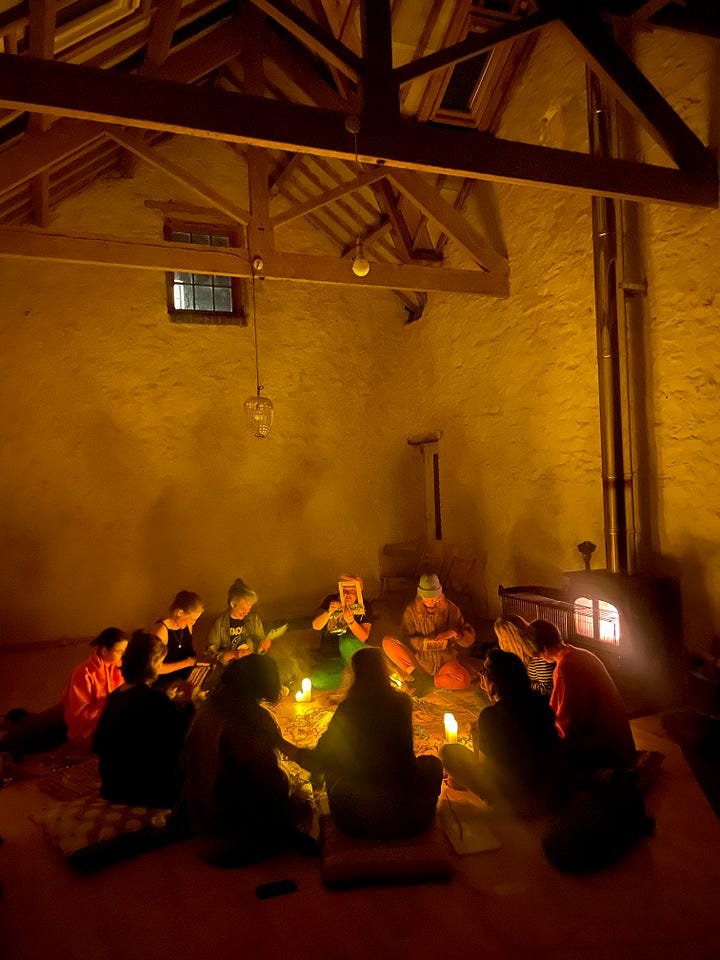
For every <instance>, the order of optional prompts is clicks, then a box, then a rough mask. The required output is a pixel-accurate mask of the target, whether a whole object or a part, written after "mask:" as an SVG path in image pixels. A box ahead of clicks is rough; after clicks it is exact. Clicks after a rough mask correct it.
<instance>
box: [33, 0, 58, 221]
mask: <svg viewBox="0 0 720 960" xmlns="http://www.w3.org/2000/svg"><path fill="white" fill-rule="evenodd" d="M56 15H57V3H56V0H31V2H30V18H29V22H28V38H29V44H28V46H29V50H30V56H32V57H42V58H44V59H47V60H52V58H53V56H54V54H55V19H56ZM50 124H51V118H50V117H46V116H45V114H42V113H34V114H31V116H30V120H29V122H28V127H27V129H28V132H30V133H44V132H45V131H46V130H49V128H50ZM49 191H50V175H49V173H48V171H47V170H43V171H42V172H41V173H38V174H36V175H35V176H34V177H33V179H32V182H31V184H30V196H31V198H32V210H33V212H32V222H33V223H34V224H35V226H38V227H47V225H48V223H49V222H50V195H49Z"/></svg>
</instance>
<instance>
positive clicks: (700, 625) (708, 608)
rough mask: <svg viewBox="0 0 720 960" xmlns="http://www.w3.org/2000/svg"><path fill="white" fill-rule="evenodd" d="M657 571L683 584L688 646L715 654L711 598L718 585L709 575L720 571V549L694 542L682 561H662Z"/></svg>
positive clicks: (685, 634)
mask: <svg viewBox="0 0 720 960" xmlns="http://www.w3.org/2000/svg"><path fill="white" fill-rule="evenodd" d="M658 570H659V572H661V573H662V574H664V575H667V576H671V577H675V578H676V579H677V580H678V581H679V582H680V585H681V591H682V612H683V633H684V636H685V646H686V647H687V648H692V649H694V650H698V651H702V652H703V653H706V654H710V653H712V647H713V643H714V638H715V635H716V631H717V625H716V624H714V623H713V615H712V611H713V602H712V599H711V598H713V597H717V595H718V585H717V584H712V583H710V582H709V571H711V570H716V571H717V570H720V546H719V545H718V543H717V542H714V541H699V540H695V541H692V542H691V543H689V544H688V545H687V546H686V547H685V550H684V552H683V554H682V557H681V558H676V557H662V558H661V559H660V561H659V563H658Z"/></svg>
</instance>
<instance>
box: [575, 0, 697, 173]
mask: <svg viewBox="0 0 720 960" xmlns="http://www.w3.org/2000/svg"><path fill="white" fill-rule="evenodd" d="M562 23H563V26H564V27H565V28H566V30H567V32H568V33H569V35H570V37H571V38H572V39H573V41H574V43H575V46H576V48H577V49H578V50H579V52H580V53H581V54H582V56H583V58H584V59H585V61H586V62H587V64H588V66H589V67H590V68H591V70H592V71H593V72H594V73H596V74H597V75H598V76H599V77H600V78H601V80H602V81H603V83H604V84H605V86H606V87H607V89H608V90H609V91H610V92H611V93H612V95H613V96H614V97H615V98H616V99H617V100H618V101H619V102H620V103H621V104H622V105H623V106H624V107H625V109H626V110H628V112H629V113H630V114H631V115H632V116H633V117H634V118H635V120H637V122H638V123H640V124H642V126H644V127H645V128H646V129H647V130H648V132H649V133H650V135H651V136H652V137H653V138H654V139H655V140H656V141H657V143H659V144H660V145H661V146H662V147H663V148H664V149H665V150H666V151H667V153H668V155H669V156H670V157H672V159H673V160H674V161H675V162H676V163H677V165H678V166H679V167H680V168H681V169H682V170H687V171H697V172H698V173H703V174H710V175H712V173H713V172H714V171H716V162H715V160H714V158H713V157H712V156H711V154H710V153H709V151H708V150H706V148H705V146H704V145H703V144H702V142H701V141H700V140H699V138H698V137H697V136H696V135H695V134H694V133H693V131H692V130H691V129H690V128H689V127H688V126H687V124H686V123H685V122H684V121H683V120H681V118H680V117H679V116H678V115H677V113H675V111H674V110H673V109H672V107H671V106H670V104H669V103H668V102H667V100H665V98H664V97H662V96H661V95H660V94H659V93H658V91H657V90H656V89H655V87H654V86H653V85H652V84H651V83H650V81H649V80H648V79H647V78H646V77H645V76H644V74H643V73H642V72H641V71H640V70H639V69H638V68H637V67H636V66H635V64H634V63H633V62H632V60H631V59H630V57H628V55H627V54H626V53H625V52H624V51H623V50H622V49H621V48H620V47H618V46H617V44H615V43H614V42H613V41H612V37H611V35H610V33H609V31H608V30H607V28H605V27H604V25H603V24H602V22H601V21H600V20H599V19H597V18H593V17H592V16H591V15H586V14H581V15H578V14H577V13H575V12H572V13H571V12H567V13H564V14H563V17H562Z"/></svg>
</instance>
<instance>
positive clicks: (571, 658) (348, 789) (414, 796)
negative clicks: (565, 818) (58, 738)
mask: <svg viewBox="0 0 720 960" xmlns="http://www.w3.org/2000/svg"><path fill="white" fill-rule="evenodd" d="M257 599H258V598H257V595H256V594H255V592H254V591H252V590H251V589H250V588H249V587H248V586H247V585H246V584H245V583H244V582H243V581H242V580H236V581H235V582H234V583H233V584H232V585H231V587H230V590H229V593H228V607H227V609H226V611H225V612H224V613H223V614H222V615H221V616H220V617H219V618H218V619H217V620H216V621H215V623H214V624H213V625H212V627H211V628H210V630H209V633H208V637H207V645H206V651H205V652H206V656H208V655H209V656H212V657H213V659H214V660H215V662H216V664H217V665H218V668H216V673H215V674H214V678H213V681H212V683H211V685H210V689H209V692H207V694H206V696H205V698H204V699H202V700H196V699H195V698H193V697H190V696H184V697H183V696H180V697H178V696H174V694H175V693H176V689H177V685H175V687H173V686H172V685H171V686H168V682H169V681H174V680H176V679H177V678H182V677H183V676H186V675H187V672H188V671H189V670H190V669H192V667H193V666H194V664H195V662H196V655H195V651H194V648H193V644H192V630H193V626H194V625H195V623H196V621H197V620H198V618H199V617H200V616H201V614H202V613H203V610H204V607H203V603H202V601H201V599H200V597H199V596H198V595H197V594H196V593H192V592H190V591H181V592H180V593H179V594H178V595H177V596H176V598H175V600H174V601H173V603H172V604H171V605H170V609H169V612H168V614H167V616H165V617H164V618H162V619H160V620H158V621H157V622H156V623H155V624H154V625H153V627H152V628H151V629H149V630H138V631H136V632H135V633H133V635H132V636H131V637H130V638H129V639H128V638H127V637H126V636H125V635H124V634H123V632H122V631H121V630H120V629H118V628H115V627H109V628H107V629H105V630H103V631H102V633H101V634H100V635H99V636H98V637H97V638H96V639H95V640H93V641H92V646H93V647H94V652H93V654H92V656H91V657H90V658H89V659H88V660H86V661H85V662H84V663H82V664H80V665H79V666H78V667H77V668H76V669H75V670H74V671H73V673H72V675H71V677H70V681H69V683H68V686H67V690H66V693H65V698H64V711H65V722H66V724H67V733H68V737H69V739H70V740H71V741H72V742H73V743H75V744H80V743H85V744H88V745H91V747H92V750H93V751H94V752H95V753H96V754H97V755H98V757H99V772H100V778H101V783H102V788H101V793H102V795H103V796H104V797H105V799H107V800H108V801H111V802H116V803H123V804H130V805H142V806H153V807H163V808H171V809H172V810H173V811H174V818H175V822H176V823H177V824H179V825H180V826H181V827H182V829H185V830H187V831H188V832H189V833H190V834H193V835H196V836H201V837H203V838H205V839H204V844H205V846H204V851H203V857H204V859H206V860H207V861H208V862H210V863H213V864H216V865H219V866H238V865H242V864H246V863H252V862H256V861H258V860H260V859H263V858H264V857H266V856H268V855H270V854H272V853H274V852H276V851H277V850H279V849H287V848H292V849H295V850H297V851H298V852H300V853H304V854H313V853H315V852H316V843H315V841H314V840H313V838H312V837H311V836H310V835H309V833H308V828H309V825H310V822H311V813H312V810H311V805H310V803H309V802H308V798H307V796H306V794H304V793H303V792H302V790H299V789H298V786H299V782H300V781H299V780H298V778H296V777H294V776H292V774H291V773H290V774H289V772H288V769H289V768H288V767H287V765H286V763H285V761H292V763H294V764H297V765H299V766H300V767H301V768H303V769H305V770H307V771H309V772H310V774H311V778H312V782H313V783H314V784H318V783H322V782H323V781H324V783H325V786H326V789H327V796H328V804H329V809H330V813H331V815H332V817H333V818H334V820H335V823H336V825H337V826H338V828H339V829H340V830H342V831H343V832H345V833H346V834H348V835H350V836H353V837H367V838H373V839H391V838H402V837H411V836H414V835H417V834H419V833H421V832H423V831H424V830H426V829H427V828H428V827H429V826H430V825H431V824H432V822H433V819H434V815H435V809H436V804H437V800H438V797H439V794H440V790H441V786H442V782H443V778H444V777H447V778H448V780H449V782H450V784H451V785H452V786H454V787H457V788H459V789H467V790H470V791H472V792H473V793H475V794H477V795H478V796H479V797H481V798H483V799H484V800H486V801H487V802H488V803H490V804H492V805H504V806H505V807H508V808H510V809H511V810H513V811H515V812H516V813H517V814H518V815H521V816H537V815H541V814H545V813H548V812H552V811H555V810H558V809H560V808H561V807H562V805H563V804H564V803H566V801H567V799H568V797H569V795H570V793H571V791H572V790H573V789H574V788H575V787H576V786H577V784H578V783H582V782H584V781H587V779H588V778H589V777H592V775H593V773H594V772H595V771H597V770H598V769H599V768H628V767H630V766H631V765H632V763H633V761H634V758H635V745H634V742H633V737H632V733H631V730H630V726H629V724H628V720H627V715H626V710H625V707H624V704H623V702H622V699H621V697H620V695H619V693H618V691H617V689H616V687H615V685H614V683H613V681H612V679H611V678H610V676H609V674H608V673H607V671H606V669H605V667H604V666H603V664H602V663H601V661H600V660H599V659H598V658H597V657H596V656H595V655H594V654H592V653H591V652H589V651H587V650H584V649H581V648H579V647H575V646H571V645H569V644H567V643H565V642H564V641H563V640H562V639H561V637H560V635H559V633H558V631H557V629H556V627H555V626H554V625H553V624H552V623H550V622H548V621H545V620H536V621H534V622H533V623H530V624H528V623H527V622H525V621H524V620H523V619H522V618H520V617H516V616H509V617H507V618H500V619H499V620H497V621H496V622H495V625H494V629H495V634H496V638H497V644H495V645H492V646H490V647H489V649H487V650H486V652H485V656H484V659H483V660H482V661H480V662H479V663H478V662H477V661H476V662H475V664H471V663H470V662H469V660H467V659H466V654H467V652H468V649H469V647H470V646H471V645H472V644H473V641H474V639H475V632H474V629H473V627H472V626H471V625H470V624H468V623H467V622H466V621H465V620H464V618H463V616H462V614H461V612H460V611H459V609H458V608H457V606H456V605H455V604H453V603H452V602H451V601H450V600H449V599H448V598H447V597H445V595H444V593H443V590H442V586H441V584H440V581H439V580H438V578H437V576H435V575H434V574H428V575H424V576H423V577H421V578H420V582H419V584H418V588H417V595H416V597H415V598H414V599H413V601H412V602H411V603H410V604H409V605H408V606H407V608H406V610H405V611H404V614H403V616H402V623H401V631H400V635H399V638H396V637H393V636H389V635H388V636H385V637H384V638H383V639H382V641H381V645H380V646H377V645H371V644H369V643H368V641H369V637H370V629H371V624H372V614H371V611H370V605H369V603H368V602H367V601H366V600H364V599H363V598H362V583H361V581H359V580H358V579H357V578H350V577H346V578H343V579H342V580H341V581H340V584H339V590H338V593H337V594H331V595H330V596H328V597H327V598H326V599H325V601H324V602H323V604H322V605H321V607H320V609H319V610H318V612H317V614H316V615H315V616H314V617H313V619H312V626H313V628H314V629H315V630H319V631H322V633H323V636H322V641H321V646H320V651H319V653H320V657H319V660H318V664H317V665H316V671H315V675H314V679H315V681H317V682H318V685H320V686H322V681H323V677H324V678H325V681H326V689H332V688H333V686H332V684H333V683H335V687H337V686H338V685H339V681H338V682H336V681H337V680H338V678H337V675H336V672H334V667H333V666H332V665H333V663H334V662H339V664H340V665H341V666H342V668H343V669H344V670H345V672H346V674H347V675H348V676H349V678H350V679H349V684H348V683H346V684H344V685H343V687H342V694H343V696H342V699H341V701H340V702H339V704H338V705H337V708H336V709H335V712H334V714H333V716H332V718H331V720H330V723H329V725H328V727H327V730H326V731H325V733H323V734H322V736H321V737H320V739H319V741H318V743H317V744H316V746H315V747H313V748H300V747H298V746H296V745H294V744H292V743H290V742H289V741H288V740H286V739H285V737H284V736H283V734H282V732H281V730H280V727H279V725H278V723H277V720H276V719H275V717H274V715H273V713H272V712H271V711H269V710H268V709H266V707H265V706H263V704H269V705H272V704H274V703H276V702H277V701H278V700H279V699H280V697H281V695H282V693H283V684H282V680H281V672H282V667H283V665H282V662H279V661H276V660H275V659H274V656H273V650H272V641H271V640H270V639H269V638H268V636H266V633H265V630H264V628H263V624H262V621H261V619H260V618H259V617H258V616H257V614H256V613H254V612H253V609H252V608H253V607H254V605H255V603H256V602H257ZM328 664H330V666H331V669H328ZM336 665H337V664H336ZM323 669H324V673H323ZM391 675H392V676H393V679H394V680H395V681H396V683H393V682H392V681H391ZM398 680H399V681H400V682H401V684H402V686H403V687H404V688H405V689H401V688H400V687H399V686H398V685H397V681H398ZM473 684H476V685H477V687H476V688H477V689H478V690H479V691H480V692H481V693H482V694H483V695H484V696H485V697H486V698H487V700H488V701H489V705H488V706H486V707H485V708H484V709H483V710H482V711H481V712H480V715H479V717H478V719H477V723H476V725H475V728H474V731H473V742H474V749H473V750H470V749H468V748H467V747H465V746H463V745H462V744H458V743H448V744H445V745H444V746H443V747H442V748H441V749H440V755H439V757H438V756H433V755H425V756H420V757H416V755H415V752H414V743H413V725H412V710H413V701H412V696H415V697H422V696H425V695H427V693H428V691H429V690H431V689H432V688H433V687H437V688H439V689H443V690H463V689H467V688H469V687H470V686H471V685H473ZM290 769H291V768H290Z"/></svg>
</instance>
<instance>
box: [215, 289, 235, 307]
mask: <svg viewBox="0 0 720 960" xmlns="http://www.w3.org/2000/svg"><path fill="white" fill-rule="evenodd" d="M215 309H216V310H222V311H224V312H225V313H231V312H232V291H231V290H230V288H229V287H226V288H222V287H216V288H215Z"/></svg>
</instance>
